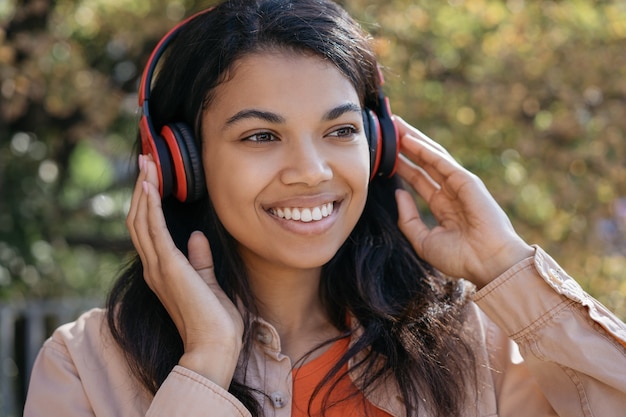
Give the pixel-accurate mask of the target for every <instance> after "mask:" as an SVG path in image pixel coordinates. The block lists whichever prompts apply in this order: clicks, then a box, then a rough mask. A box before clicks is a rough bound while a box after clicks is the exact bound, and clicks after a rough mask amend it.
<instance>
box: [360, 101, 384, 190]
mask: <svg viewBox="0 0 626 417" xmlns="http://www.w3.org/2000/svg"><path fill="white" fill-rule="evenodd" d="M363 129H364V131H365V137H366V138H367V144H368V146H369V150H370V181H371V180H372V179H374V177H375V176H376V174H377V173H378V170H379V167H380V159H381V155H382V146H383V145H382V132H381V129H380V123H379V122H378V116H376V113H374V111H372V110H370V109H363Z"/></svg>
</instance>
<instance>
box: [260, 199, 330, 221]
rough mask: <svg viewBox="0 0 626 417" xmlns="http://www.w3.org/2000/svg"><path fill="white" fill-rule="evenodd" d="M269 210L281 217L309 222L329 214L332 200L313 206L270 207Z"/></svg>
mask: <svg viewBox="0 0 626 417" xmlns="http://www.w3.org/2000/svg"><path fill="white" fill-rule="evenodd" d="M269 212H270V213H272V214H273V215H274V216H276V217H279V218H281V219H285V220H294V221H300V222H303V223H309V222H315V221H319V220H322V219H323V218H325V217H328V216H330V215H331V214H332V213H333V202H330V203H325V204H322V205H320V206H315V207H272V208H270V209H269Z"/></svg>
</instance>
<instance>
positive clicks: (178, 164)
mask: <svg viewBox="0 0 626 417" xmlns="http://www.w3.org/2000/svg"><path fill="white" fill-rule="evenodd" d="M161 134H162V136H163V138H164V139H165V141H166V142H167V144H168V147H169V149H170V154H171V157H172V165H173V167H174V169H173V183H174V190H173V194H174V196H175V197H176V198H177V199H178V200H180V201H182V202H184V203H189V202H192V201H197V200H199V199H200V198H201V197H202V196H203V195H204V193H205V191H206V187H205V182H204V170H203V169H202V158H200V155H199V152H198V151H197V148H196V143H195V139H194V135H193V133H192V132H191V129H190V128H189V127H188V126H187V125H186V124H184V123H172V124H169V125H166V126H164V127H163V129H162V130H161Z"/></svg>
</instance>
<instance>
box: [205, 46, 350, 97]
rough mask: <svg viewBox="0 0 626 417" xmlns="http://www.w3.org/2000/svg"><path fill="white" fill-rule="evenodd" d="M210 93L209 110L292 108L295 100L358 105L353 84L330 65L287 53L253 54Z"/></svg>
mask: <svg viewBox="0 0 626 417" xmlns="http://www.w3.org/2000/svg"><path fill="white" fill-rule="evenodd" d="M212 93H213V94H212V100H211V103H209V106H208V109H211V108H213V109H215V108H216V107H219V106H224V105H226V106H242V105H245V106H255V107H256V106H265V105H280V104H281V103H283V104H287V103H292V104H293V103H297V102H298V100H300V104H304V103H303V102H304V101H315V102H316V103H318V104H320V105H324V104H325V103H329V104H331V103H332V104H336V103H337V102H345V101H350V102H354V103H357V104H360V100H359V95H358V93H357V91H356V89H355V87H354V86H353V84H352V82H351V81H350V80H349V79H348V78H347V77H346V76H344V75H343V73H342V72H341V71H339V69H338V68H337V67H336V66H335V65H334V64H333V63H332V62H331V61H328V60H325V59H323V58H321V57H319V56H316V55H312V54H306V53H298V52H289V51H270V52H267V51H264V52H256V53H252V54H248V55H246V56H244V57H242V58H240V59H238V60H237V61H236V62H235V64H234V65H233V67H232V68H231V69H230V71H229V72H228V76H227V77H226V78H225V80H224V81H223V82H222V83H220V84H219V85H218V86H217V87H216V88H215V89H214V91H213V92H212Z"/></svg>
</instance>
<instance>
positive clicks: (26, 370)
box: [0, 299, 102, 417]
mask: <svg viewBox="0 0 626 417" xmlns="http://www.w3.org/2000/svg"><path fill="white" fill-rule="evenodd" d="M101 304H102V303H101V301H100V300H93V299H71V300H40V301H24V302H14V303H12V302H9V303H0V417H17V416H21V415H22V412H23V406H24V400H25V398H26V391H27V389H28V382H29V376H30V373H31V370H32V366H33V362H34V361H35V357H36V356H37V353H38V352H39V349H40V348H41V345H42V344H43V342H44V341H45V339H46V338H47V337H48V336H49V335H50V334H51V333H52V331H54V329H55V328H57V327H58V326H59V325H61V324H63V323H67V322H69V321H72V320H74V319H75V318H76V317H78V315H79V314H80V313H81V312H83V311H85V310H87V309H89V308H91V307H94V306H98V305H101Z"/></svg>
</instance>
